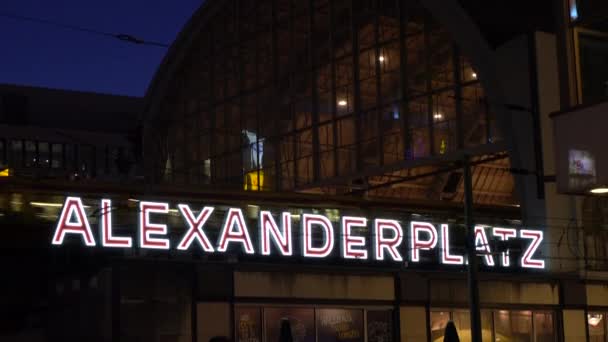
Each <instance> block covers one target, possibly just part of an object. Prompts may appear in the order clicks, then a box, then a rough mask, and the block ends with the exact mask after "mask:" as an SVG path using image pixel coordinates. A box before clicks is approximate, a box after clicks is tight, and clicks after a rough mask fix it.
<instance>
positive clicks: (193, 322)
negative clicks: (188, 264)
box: [190, 266, 198, 342]
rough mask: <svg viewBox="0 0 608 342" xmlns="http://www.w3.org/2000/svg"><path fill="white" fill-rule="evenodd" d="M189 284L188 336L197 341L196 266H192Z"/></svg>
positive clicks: (193, 341) (194, 341)
mask: <svg viewBox="0 0 608 342" xmlns="http://www.w3.org/2000/svg"><path fill="white" fill-rule="evenodd" d="M191 286H192V294H191V296H192V297H191V298H190V336H191V337H192V342H198V310H197V299H198V272H197V270H196V266H193V267H192V280H191Z"/></svg>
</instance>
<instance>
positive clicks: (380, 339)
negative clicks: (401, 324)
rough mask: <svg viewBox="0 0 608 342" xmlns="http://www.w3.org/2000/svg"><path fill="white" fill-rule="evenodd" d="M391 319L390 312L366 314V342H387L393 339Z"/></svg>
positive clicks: (369, 312)
mask: <svg viewBox="0 0 608 342" xmlns="http://www.w3.org/2000/svg"><path fill="white" fill-rule="evenodd" d="M392 326H393V319H392V311H390V310H381V311H380V310H378V311H377V310H374V311H368V312H367V341H368V342H389V341H392V339H393V330H392Z"/></svg>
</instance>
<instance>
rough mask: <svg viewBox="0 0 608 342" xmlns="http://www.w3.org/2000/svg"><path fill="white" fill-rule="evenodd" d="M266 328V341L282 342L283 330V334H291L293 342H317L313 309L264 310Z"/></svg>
mask: <svg viewBox="0 0 608 342" xmlns="http://www.w3.org/2000/svg"><path fill="white" fill-rule="evenodd" d="M264 326H265V337H266V338H265V339H264V340H265V341H280V337H281V329H283V332H282V333H283V334H286V333H291V339H292V341H293V342H315V315H314V310H313V309H308V308H266V309H264ZM287 328H288V331H287V332H286V331H285V330H286V329H287Z"/></svg>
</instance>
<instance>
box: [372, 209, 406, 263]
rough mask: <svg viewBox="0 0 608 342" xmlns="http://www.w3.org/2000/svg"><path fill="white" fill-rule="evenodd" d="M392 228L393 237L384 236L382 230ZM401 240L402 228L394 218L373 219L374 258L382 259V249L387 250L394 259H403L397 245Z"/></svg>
mask: <svg viewBox="0 0 608 342" xmlns="http://www.w3.org/2000/svg"><path fill="white" fill-rule="evenodd" d="M385 229H388V230H392V231H393V237H390V238H387V237H385V236H384V230H385ZM401 241H403V229H402V228H401V225H400V224H399V222H397V221H395V220H385V219H376V220H375V221H374V254H375V255H376V260H384V250H387V251H388V253H389V254H390V255H391V257H392V258H393V260H395V261H403V257H401V253H399V251H398V250H397V247H398V246H399V245H400V244H401Z"/></svg>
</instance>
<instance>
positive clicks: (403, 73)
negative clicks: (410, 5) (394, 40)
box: [397, 1, 411, 160]
mask: <svg viewBox="0 0 608 342" xmlns="http://www.w3.org/2000/svg"><path fill="white" fill-rule="evenodd" d="M397 6H398V10H399V55H400V58H401V63H400V66H401V69H400V70H399V81H400V86H401V94H400V97H401V100H400V101H399V107H400V108H399V110H400V112H401V113H400V115H399V119H400V123H401V140H402V141H401V143H402V144H403V156H402V157H403V159H404V160H407V159H409V157H410V155H409V151H410V148H411V146H410V133H409V106H408V103H409V100H408V82H407V45H406V39H407V38H406V27H407V17H408V16H407V11H406V3H405V2H404V1H397Z"/></svg>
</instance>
